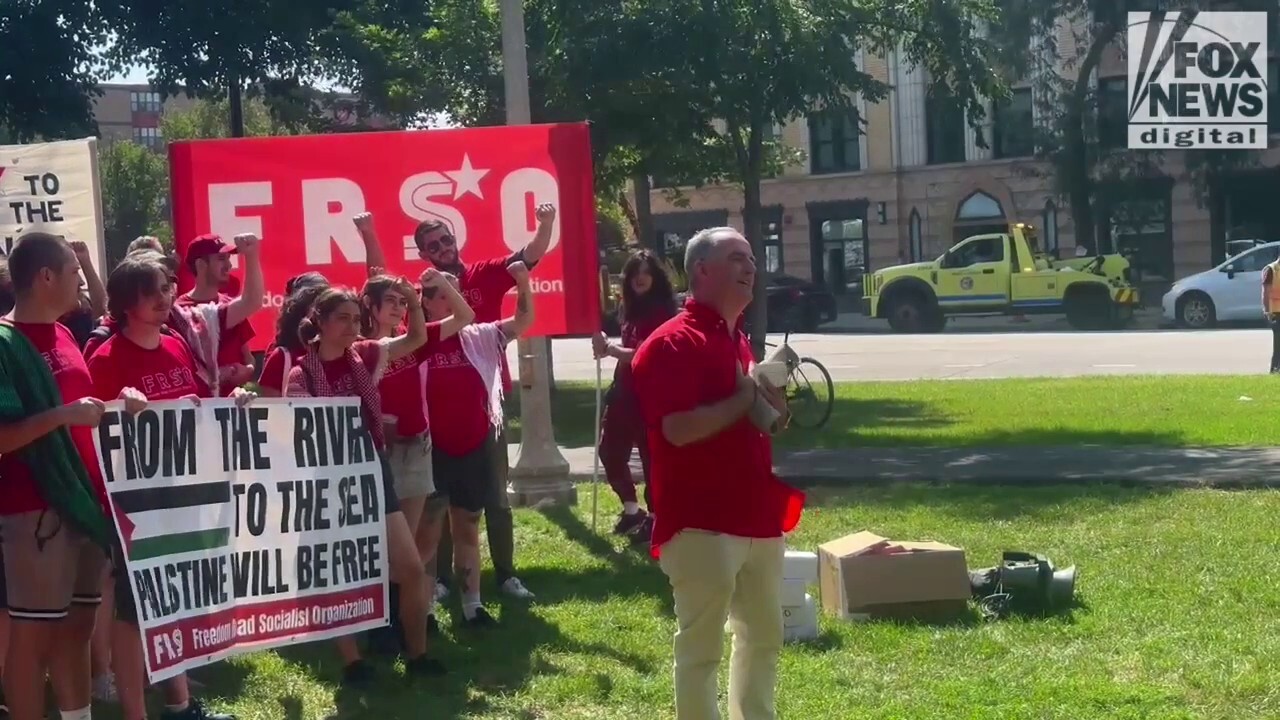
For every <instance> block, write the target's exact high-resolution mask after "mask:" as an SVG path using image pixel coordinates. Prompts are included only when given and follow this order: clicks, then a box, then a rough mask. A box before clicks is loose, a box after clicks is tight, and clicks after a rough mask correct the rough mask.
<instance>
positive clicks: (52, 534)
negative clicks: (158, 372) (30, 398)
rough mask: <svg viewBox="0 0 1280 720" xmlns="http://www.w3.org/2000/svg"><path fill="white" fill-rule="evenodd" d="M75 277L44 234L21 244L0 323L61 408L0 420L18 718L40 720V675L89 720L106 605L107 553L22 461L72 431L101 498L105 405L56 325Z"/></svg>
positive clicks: (59, 247) (7, 686) (73, 291)
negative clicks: (93, 642) (96, 626)
mask: <svg viewBox="0 0 1280 720" xmlns="http://www.w3.org/2000/svg"><path fill="white" fill-rule="evenodd" d="M79 271H80V265H79V262H78V261H77V260H76V256H75V254H74V253H73V252H72V250H71V247H70V246H69V245H68V244H67V242H66V241H65V240H63V239H62V238H60V237H57V236H54V235H50V234H47V233H28V234H25V235H23V236H21V237H19V238H18V241H17V243H15V245H14V247H13V252H12V255H11V256H10V257H9V272H10V274H11V278H12V287H13V290H14V294H15V297H14V301H15V306H14V308H13V311H12V313H11V314H9V315H8V316H6V317H5V318H4V320H2V321H0V322H3V323H5V324H8V325H11V326H12V327H13V328H14V329H16V330H17V331H18V333H21V335H22V336H24V337H25V338H26V339H27V340H28V341H30V343H31V344H32V345H34V346H35V349H36V350H37V351H39V352H40V354H41V355H42V356H43V357H44V360H45V362H46V363H47V364H48V367H49V371H50V372H51V373H52V376H53V381H54V382H55V384H56V385H57V387H58V392H59V395H60V396H61V398H62V402H63V403H65V404H63V405H61V406H59V407H55V408H50V409H48V410H45V411H43V412H39V413H37V414H33V415H29V416H26V417H13V416H11V415H8V414H7V413H8V412H9V411H6V416H5V419H4V420H3V421H2V422H0V478H3V486H2V489H0V537H2V538H3V544H2V548H3V553H4V574H5V585H6V588H5V595H6V597H5V601H6V606H7V608H8V615H9V618H10V619H11V623H10V628H9V634H8V643H7V648H6V651H7V652H6V655H7V657H6V662H5V663H4V680H3V682H4V691H5V697H6V699H7V701H8V705H9V716H10V717H12V718H16V719H19V720H37V719H42V718H44V716H45V690H44V688H45V677H46V675H48V676H51V678H52V680H53V685H54V688H55V689H56V690H57V693H56V694H57V697H58V707H59V710H60V711H62V713H63V714H64V716H67V715H70V716H72V717H77V718H87V717H89V712H90V711H89V705H90V698H89V688H88V681H87V679H88V677H89V674H90V667H89V662H88V659H89V639H90V637H91V636H92V635H93V623H94V615H95V614H96V611H97V605H98V603H99V602H100V601H101V598H102V569H103V567H104V566H105V564H106V556H105V554H104V553H103V550H102V548H101V547H99V546H97V545H95V544H94V543H93V542H91V541H90V540H89V539H88V538H87V536H86V535H85V534H83V533H82V532H81V530H80V529H77V528H75V527H73V526H72V525H71V524H70V523H69V521H66V520H65V519H64V518H61V517H60V516H59V514H58V513H57V511H56V510H54V509H52V508H50V507H49V505H48V504H47V503H46V502H45V501H44V499H43V495H42V493H41V490H40V476H41V475H42V474H43V473H45V472H48V471H49V469H48V468H45V467H32V466H29V465H28V464H27V463H26V462H25V461H24V452H25V450H26V449H27V448H28V447H29V446H31V445H32V444H33V443H37V442H39V441H41V440H43V439H45V438H47V437H48V436H49V435H50V434H52V433H67V432H68V431H69V434H70V439H71V442H72V444H73V446H74V447H75V449H76V454H77V455H78V457H75V458H71V462H73V463H83V467H84V470H85V471H87V476H88V478H89V479H90V481H91V482H92V483H93V485H94V486H95V487H94V490H95V491H96V495H97V496H98V499H99V501H100V502H101V501H105V499H106V492H105V489H104V488H103V486H102V479H101V474H100V473H99V472H98V457H97V451H96V450H95V449H94V444H93V429H94V428H95V427H97V425H98V421H99V419H101V417H102V412H103V409H104V406H103V403H102V402H101V401H100V400H98V399H96V398H95V397H94V390H93V383H92V381H91V380H90V377H89V370H88V368H87V367H86V365H85V362H84V359H83V358H82V357H81V355H80V348H79V345H78V344H77V343H76V341H75V339H74V338H73V337H72V335H71V332H70V331H69V330H67V328H65V327H63V326H62V325H59V324H58V323H57V319H58V318H59V317H61V316H62V315H63V314H65V313H66V312H68V311H69V310H71V309H72V308H74V307H75V306H76V305H77V303H78V302H79V284H80V273H79ZM34 380H35V379H34V378H32V381H34ZM111 397H112V398H114V397H115V396H114V395H113V396H111ZM12 403H13V401H9V402H6V403H5V405H6V406H9V405H12Z"/></svg>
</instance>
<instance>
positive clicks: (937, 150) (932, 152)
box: [924, 85, 965, 165]
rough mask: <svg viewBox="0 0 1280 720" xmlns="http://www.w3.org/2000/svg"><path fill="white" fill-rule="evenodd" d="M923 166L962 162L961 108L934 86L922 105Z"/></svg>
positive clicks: (940, 88)
mask: <svg viewBox="0 0 1280 720" xmlns="http://www.w3.org/2000/svg"><path fill="white" fill-rule="evenodd" d="M924 115H925V125H926V129H925V131H926V133H927V135H928V149H927V152H928V156H927V162H928V164H930V165H938V164H941V163H955V162H964V159H965V158H964V129H965V117H964V107H963V106H962V105H961V104H960V101H959V100H957V99H956V98H954V97H952V95H951V92H950V91H949V90H948V89H947V88H945V87H943V86H941V85H934V86H933V87H932V88H931V89H930V92H929V94H928V96H927V97H926V98H925V101H924Z"/></svg>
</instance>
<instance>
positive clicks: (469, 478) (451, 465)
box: [431, 440, 493, 513]
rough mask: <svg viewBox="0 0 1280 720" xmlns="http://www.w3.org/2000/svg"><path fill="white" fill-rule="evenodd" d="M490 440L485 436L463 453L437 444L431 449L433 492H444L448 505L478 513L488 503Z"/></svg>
mask: <svg viewBox="0 0 1280 720" xmlns="http://www.w3.org/2000/svg"><path fill="white" fill-rule="evenodd" d="M492 442H493V441H492V440H486V441H485V443H484V444H483V445H481V446H480V447H478V448H476V449H475V450H472V451H471V452H469V453H467V454H466V455H450V454H449V453H446V452H444V451H443V450H441V449H440V448H438V447H433V448H432V449H431V472H432V474H433V475H434V476H435V481H436V494H438V495H446V496H448V498H449V506H450V507H455V508H458V509H460V510H466V511H467V512H476V513H478V512H481V511H482V510H484V508H485V506H486V505H488V503H489V493H490V492H492V488H493V478H492V477H491V473H492V472H493V454H492V450H491V448H490V444H491V443H492Z"/></svg>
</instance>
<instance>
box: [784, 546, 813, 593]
mask: <svg viewBox="0 0 1280 720" xmlns="http://www.w3.org/2000/svg"><path fill="white" fill-rule="evenodd" d="M782 577H784V578H786V579H787V580H803V581H804V582H805V584H807V585H816V584H817V583H818V553H815V552H808V551H805V550H788V551H787V554H786V557H785V558H784V559H783V561H782Z"/></svg>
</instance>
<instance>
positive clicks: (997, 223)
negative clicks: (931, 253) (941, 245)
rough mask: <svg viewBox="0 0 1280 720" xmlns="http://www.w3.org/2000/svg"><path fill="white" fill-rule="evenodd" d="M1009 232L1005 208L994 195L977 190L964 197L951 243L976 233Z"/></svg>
mask: <svg viewBox="0 0 1280 720" xmlns="http://www.w3.org/2000/svg"><path fill="white" fill-rule="evenodd" d="M1005 232H1009V221H1008V220H1006V219H1005V214H1004V208H1002V207H1000V201H999V200H996V199H995V198H994V197H991V196H990V195H988V194H986V193H984V192H982V191H977V192H974V193H972V194H971V195H969V197H967V198H965V199H964V202H962V203H960V207H959V208H958V209H957V210H956V217H955V222H954V223H953V226H952V229H951V244H952V245H954V244H956V243H958V242H960V241H961V240H964V239H965V238H969V237H973V236H974V235H987V234H991V233H1005Z"/></svg>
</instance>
